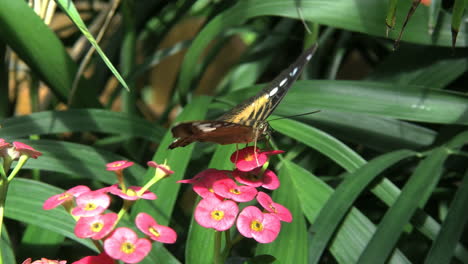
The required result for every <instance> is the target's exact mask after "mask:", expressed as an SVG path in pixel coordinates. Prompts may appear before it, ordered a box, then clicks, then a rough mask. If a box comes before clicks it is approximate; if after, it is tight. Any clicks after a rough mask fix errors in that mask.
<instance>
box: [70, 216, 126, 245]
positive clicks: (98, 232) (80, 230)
mask: <svg viewBox="0 0 468 264" xmlns="http://www.w3.org/2000/svg"><path fill="white" fill-rule="evenodd" d="M116 221H117V214H116V213H108V214H104V215H96V216H91V217H80V219H79V220H78V221H77V222H76V225H75V235H76V236H77V237H79V238H92V239H94V240H99V239H102V238H104V237H105V236H107V235H108V234H109V233H110V232H111V231H112V229H113V228H114V225H115V222H116Z"/></svg>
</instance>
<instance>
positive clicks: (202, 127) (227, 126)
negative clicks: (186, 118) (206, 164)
mask: <svg viewBox="0 0 468 264" xmlns="http://www.w3.org/2000/svg"><path fill="white" fill-rule="evenodd" d="M316 48H317V45H314V46H313V47H312V48H309V49H308V50H306V51H304V52H303V53H302V54H301V55H300V56H299V58H297V60H296V61H295V62H294V63H293V64H292V65H291V66H289V67H288V68H287V69H285V70H284V71H282V72H281V73H280V74H279V75H278V76H277V77H276V78H275V79H274V80H273V81H271V82H270V83H269V84H268V85H267V86H266V87H265V88H264V89H262V90H261V91H260V92H259V93H257V94H256V95H255V96H253V97H251V98H249V99H247V100H245V101H244V102H242V103H241V104H239V105H237V106H236V107H234V108H233V109H231V110H229V111H228V112H226V113H225V114H224V115H222V116H220V117H219V118H217V119H216V120H212V121H209V120H205V121H190V122H183V123H179V124H177V125H176V126H174V127H173V128H172V130H171V131H172V134H173V136H174V137H175V138H176V140H174V142H172V144H171V145H169V148H170V149H173V148H177V147H184V146H186V145H188V144H190V143H192V142H196V141H198V142H213V143H217V144H221V145H226V144H233V143H249V142H252V141H256V140H259V139H261V138H263V137H265V135H266V134H267V132H268V128H269V126H268V123H267V122H266V119H267V117H268V116H269V115H270V114H271V113H272V112H273V110H275V108H276V107H277V106H278V104H279V103H280V102H281V100H282V99H283V97H284V96H285V94H286V93H287V91H288V90H289V88H290V87H291V85H292V83H293V82H294V81H296V80H297V78H298V77H299V75H300V73H301V72H302V70H303V68H304V66H305V65H306V64H307V62H308V61H309V60H310V59H311V58H312V55H313V54H314V52H315V50H316Z"/></svg>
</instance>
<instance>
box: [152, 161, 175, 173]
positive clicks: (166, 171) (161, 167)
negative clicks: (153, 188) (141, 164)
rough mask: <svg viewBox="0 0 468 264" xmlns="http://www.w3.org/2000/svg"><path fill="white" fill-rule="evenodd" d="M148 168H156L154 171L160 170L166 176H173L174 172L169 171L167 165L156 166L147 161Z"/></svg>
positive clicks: (154, 163)
mask: <svg viewBox="0 0 468 264" xmlns="http://www.w3.org/2000/svg"><path fill="white" fill-rule="evenodd" d="M146 164H147V165H148V166H150V167H153V168H156V170H158V169H159V170H161V171H162V172H164V174H166V175H169V174H173V173H174V172H173V171H171V170H170V168H169V166H167V165H164V164H163V165H161V164H157V163H156V162H154V161H148V162H147V163H146Z"/></svg>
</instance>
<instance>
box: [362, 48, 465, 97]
mask: <svg viewBox="0 0 468 264" xmlns="http://www.w3.org/2000/svg"><path fill="white" fill-rule="evenodd" d="M467 55H468V53H466V52H464V51H463V50H457V52H456V53H454V52H453V50H451V49H449V48H441V47H434V46H427V47H421V46H420V45H404V46H402V47H400V48H399V49H398V51H397V52H394V53H392V54H390V55H389V56H387V57H386V58H385V59H384V60H382V61H381V62H380V63H379V64H378V65H376V67H375V68H374V69H373V71H372V73H370V74H369V75H368V76H367V77H366V79H367V80H369V81H374V82H389V83H391V84H392V85H394V86H395V85H396V84H398V86H399V85H402V84H403V85H406V84H410V85H418V86H421V89H422V88H423V87H426V88H431V89H443V88H445V86H447V85H449V84H450V83H452V82H453V81H455V80H456V79H457V78H459V77H460V76H462V75H463V74H464V73H465V72H466V71H467V70H468V62H467V61H466V56H467ZM403 61H404V63H402V62H403Z"/></svg>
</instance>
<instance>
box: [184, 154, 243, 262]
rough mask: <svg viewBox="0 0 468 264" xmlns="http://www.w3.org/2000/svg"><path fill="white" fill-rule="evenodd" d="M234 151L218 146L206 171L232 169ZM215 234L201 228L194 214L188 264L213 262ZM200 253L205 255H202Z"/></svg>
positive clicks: (191, 223)
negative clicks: (208, 169)
mask: <svg viewBox="0 0 468 264" xmlns="http://www.w3.org/2000/svg"><path fill="white" fill-rule="evenodd" d="M234 151H235V149H234V145H227V146H218V147H217V148H216V151H215V153H214V154H213V157H212V158H211V161H210V163H209V165H208V166H207V167H206V169H207V168H215V169H219V170H224V169H226V170H227V169H232V163H231V161H230V160H229V157H230V156H231V154H232V153H233V152H234ZM193 176H195V175H193ZM190 177H192V176H189V178H190ZM199 200H200V199H196V201H195V204H194V205H195V206H196V204H198V202H199ZM214 233H215V231H214V230H213V229H208V228H204V227H202V226H200V225H199V224H198V223H197V222H196V221H195V219H194V218H193V214H192V219H191V222H190V229H189V234H188V238H187V244H186V251H185V261H186V263H191V264H196V263H201V264H203V263H211V262H212V260H213V250H214ZM200 252H204V253H203V254H200Z"/></svg>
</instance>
